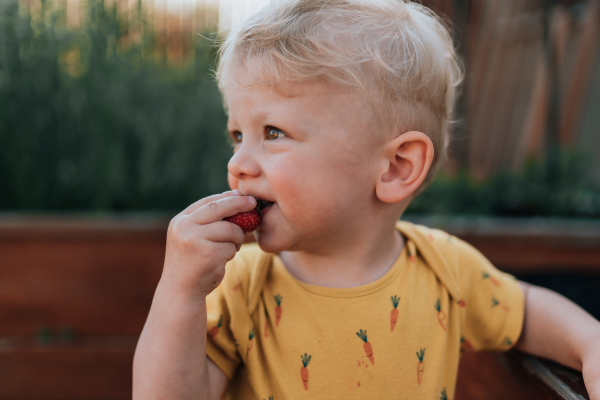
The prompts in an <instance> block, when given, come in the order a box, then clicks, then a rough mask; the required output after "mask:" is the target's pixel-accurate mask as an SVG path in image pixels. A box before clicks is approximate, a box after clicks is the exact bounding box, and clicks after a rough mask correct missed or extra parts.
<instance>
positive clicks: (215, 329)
mask: <svg viewBox="0 0 600 400" xmlns="http://www.w3.org/2000/svg"><path fill="white" fill-rule="evenodd" d="M221 325H223V314H221V316H220V317H219V322H218V323H217V326H213V327H212V328H210V331H208V336H210V337H215V336H216V335H217V333H219V328H220V327H221Z"/></svg>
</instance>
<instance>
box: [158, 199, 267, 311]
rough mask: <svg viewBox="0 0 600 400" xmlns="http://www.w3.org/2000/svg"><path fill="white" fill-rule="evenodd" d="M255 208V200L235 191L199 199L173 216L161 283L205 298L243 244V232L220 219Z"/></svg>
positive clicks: (219, 280)
mask: <svg viewBox="0 0 600 400" xmlns="http://www.w3.org/2000/svg"><path fill="white" fill-rule="evenodd" d="M254 207H256V200H255V199H254V197H251V196H241V195H240V192H239V191H237V190H235V191H233V192H225V193H222V194H218V195H214V196H210V197H207V198H204V199H202V200H198V201H197V202H195V203H194V204H192V205H190V206H189V207H188V208H186V209H185V210H183V211H182V212H181V213H180V214H178V215H176V216H175V217H174V218H173V219H172V220H171V223H170V224H169V229H168V231H167V248H166V254H165V265H164V268H163V275H162V277H161V282H162V283H163V284H166V285H167V286H169V287H170V289H171V290H175V291H176V292H178V293H182V294H185V295H189V296H194V297H199V298H202V299H204V297H206V296H207V295H208V294H209V293H210V292H212V291H213V290H214V289H215V288H216V287H217V286H218V285H219V283H221V280H222V279H223V276H224V275H225V264H226V263H227V261H229V260H231V259H232V258H233V257H234V256H235V253H236V252H237V251H238V250H239V249H240V247H241V245H242V244H243V243H244V233H243V232H242V229H241V228H240V227H239V226H237V225H234V224H232V223H230V222H226V221H223V218H225V217H229V216H232V215H235V214H237V213H239V212H246V211H250V210H252V209H253V208H254Z"/></svg>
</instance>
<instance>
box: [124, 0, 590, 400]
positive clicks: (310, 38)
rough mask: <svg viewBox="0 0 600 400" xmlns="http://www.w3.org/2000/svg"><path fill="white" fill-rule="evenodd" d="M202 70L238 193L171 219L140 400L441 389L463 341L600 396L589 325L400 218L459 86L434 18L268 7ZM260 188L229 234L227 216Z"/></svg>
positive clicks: (325, 6) (326, 2)
mask: <svg viewBox="0 0 600 400" xmlns="http://www.w3.org/2000/svg"><path fill="white" fill-rule="evenodd" d="M217 76H218V80H219V84H220V87H221V90H222V93H223V96H224V99H225V103H226V107H227V109H228V111H229V121H228V131H229V134H230V136H231V138H232V140H233V143H234V155H233V157H232V158H231V160H230V162H229V165H228V169H229V184H230V186H231V188H232V189H234V190H233V191H231V192H226V193H223V194H220V195H215V196H211V197H208V198H206V199H202V200H199V201H198V202H196V203H194V204H192V205H191V206H189V207H188V208H187V209H186V210H184V211H183V212H182V213H181V214H179V215H178V216H176V217H175V218H173V220H172V221H171V224H170V226H169V231H168V237H167V250H166V259H165V266H164V270H163V275H162V277H161V281H160V283H159V286H158V288H157V291H156V294H155V298H154V301H153V304H152V308H151V311H150V314H149V316H148V320H147V323H146V326H145V327H144V331H143V333H142V336H141V338H140V341H139V344H138V348H137V350H136V356H135V360H134V398H135V399H144V400H146V399H191V398H194V399H215V400H216V399H220V398H221V397H222V396H223V395H224V393H225V391H226V388H227V387H229V390H228V393H227V396H229V397H231V398H236V399H274V400H278V399H300V398H306V399H354V398H356V399H359V398H360V399H451V398H453V396H454V389H455V382H456V374H457V368H458V362H459V357H460V352H461V351H475V350H499V351H503V350H508V349H510V348H511V347H513V346H515V345H516V346H517V347H518V348H520V349H522V350H524V351H527V352H530V353H533V354H536V355H539V356H543V357H549V358H552V359H554V360H556V361H558V362H561V363H563V364H566V365H568V366H571V367H573V368H578V369H583V373H584V378H585V380H586V384H587V385H588V389H589V392H590V395H591V398H592V399H596V400H600V388H599V387H600V361H599V360H600V324H599V323H598V322H597V321H595V320H594V319H593V318H592V317H590V316H589V315H588V314H587V313H585V312H584V311H583V310H581V309H580V308H578V307H577V306H575V305H574V304H573V303H571V302H569V301H568V300H566V299H564V298H562V297H560V296H558V295H556V294H554V293H552V292H549V291H547V290H544V289H541V288H534V287H531V286H528V285H525V284H520V283H518V282H517V281H515V280H514V279H513V278H512V277H511V276H510V275H507V274H504V273H502V272H500V271H498V270H496V269H495V268H494V267H493V266H492V265H491V264H490V263H489V262H488V261H487V260H486V259H485V258H484V257H483V256H482V255H481V254H480V253H478V252H477V251H476V250H475V249H473V248H472V247H470V246H469V245H467V244H466V243H464V242H462V241H460V240H459V239H457V238H454V237H452V236H450V235H448V234H446V233H444V232H441V231H437V230H431V229H427V228H425V227H421V226H415V225H411V224H409V223H405V222H399V223H397V221H398V219H399V217H400V216H401V215H402V213H403V211H404V210H405V209H406V207H407V206H408V204H409V203H410V201H411V199H412V198H414V196H415V195H416V194H417V193H418V192H419V191H420V190H421V189H422V188H423V187H424V186H425V185H426V184H427V183H428V182H430V181H431V180H432V179H433V177H434V175H435V171H436V170H437V169H438V167H439V165H440V163H441V162H442V161H443V160H444V157H445V151H446V146H447V143H448V124H449V122H450V118H451V117H452V108H453V104H454V99H455V94H456V88H457V86H458V85H459V83H460V81H461V67H460V64H459V61H458V58H457V56H456V53H455V51H454V48H453V44H452V40H451V37H450V35H449V33H448V30H447V29H446V27H445V26H444V24H443V23H442V22H441V21H440V20H439V19H438V18H437V17H436V16H435V15H434V14H433V13H432V12H431V11H429V10H428V9H426V8H425V7H423V6H421V5H419V4H416V3H408V2H402V1H399V0H295V1H286V2H282V3H278V4H275V5H272V6H270V7H269V8H267V9H265V10H263V11H261V12H259V13H258V14H257V15H255V16H254V17H252V18H251V19H249V20H248V21H246V22H245V23H243V24H242V25H241V26H239V27H237V28H236V29H234V30H233V31H232V32H231V33H230V34H229V36H228V38H227V39H226V41H225V43H224V44H223V46H222V50H221V58H220V63H219V68H218V71H217ZM257 200H258V204H259V207H260V208H261V211H262V221H261V223H260V226H259V228H258V229H257V231H256V232H255V238H256V242H257V243H256V244H248V245H243V246H242V244H243V243H244V234H243V232H242V229H241V228H239V227H238V226H236V225H234V224H232V223H230V222H226V221H223V218H225V217H228V216H231V215H234V214H236V213H239V212H245V211H250V210H252V209H253V208H255V207H256V206H257ZM240 248H241V250H240ZM238 251H239V254H237V255H236V252H238ZM234 257H235V258H234Z"/></svg>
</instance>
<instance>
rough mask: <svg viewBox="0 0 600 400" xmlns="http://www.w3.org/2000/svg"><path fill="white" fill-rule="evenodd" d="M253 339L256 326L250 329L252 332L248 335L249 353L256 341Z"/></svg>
mask: <svg viewBox="0 0 600 400" xmlns="http://www.w3.org/2000/svg"><path fill="white" fill-rule="evenodd" d="M252 339H254V327H253V328H252V330H251V331H250V334H249V335H248V350H246V352H247V353H249V352H250V350H252V345H254V341H253V340H252Z"/></svg>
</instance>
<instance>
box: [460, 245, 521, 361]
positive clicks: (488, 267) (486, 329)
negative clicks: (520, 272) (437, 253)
mask: <svg viewBox="0 0 600 400" xmlns="http://www.w3.org/2000/svg"><path fill="white" fill-rule="evenodd" d="M452 241H453V242H454V243H453V245H454V246H455V248H456V250H457V251H458V261H459V265H458V270H459V274H460V296H461V298H460V299H459V301H458V304H459V310H460V312H461V329H462V332H461V342H462V348H463V349H464V350H471V351H476V350H495V351H505V350H508V349H510V348H511V347H513V346H514V344H515V343H516V342H517V340H518V339H519V337H520V335H521V330H522V329H523V318H524V312H525V305H524V298H523V293H522V290H521V287H520V286H519V284H518V282H517V280H516V279H515V278H514V277H513V276H512V275H509V274H507V273H504V272H501V271H499V270H498V269H497V268H495V267H494V266H493V265H492V264H491V263H490V262H489V261H488V259H487V258H485V257H484V256H483V255H482V254H481V253H480V252H479V251H478V250H476V249H475V248H474V247H472V246H471V245H469V244H467V243H465V242H463V241H461V240H459V239H456V238H453V240H452Z"/></svg>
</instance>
